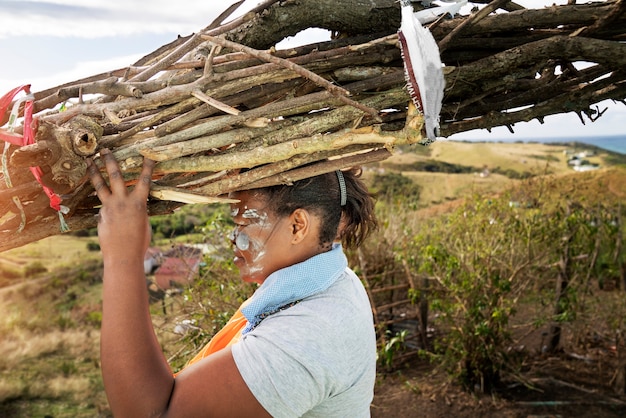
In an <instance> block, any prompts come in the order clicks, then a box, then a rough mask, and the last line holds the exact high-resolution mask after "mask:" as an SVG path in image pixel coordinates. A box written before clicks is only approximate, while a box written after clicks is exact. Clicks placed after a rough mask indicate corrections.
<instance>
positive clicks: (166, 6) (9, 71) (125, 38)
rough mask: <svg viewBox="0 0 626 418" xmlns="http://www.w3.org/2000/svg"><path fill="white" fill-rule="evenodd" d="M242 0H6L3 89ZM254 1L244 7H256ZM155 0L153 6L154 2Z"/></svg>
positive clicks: (52, 79)
mask: <svg viewBox="0 0 626 418" xmlns="http://www.w3.org/2000/svg"><path fill="white" fill-rule="evenodd" d="M234 2H235V1H234V0H227V1H219V2H218V1H206V0H205V1H199V0H177V1H172V0H152V1H150V2H146V1H145V0H125V1H116V0H40V1H36V0H13V1H10V0H0V95H2V94H4V93H5V92H6V91H8V90H10V89H11V88H13V87H16V86H19V85H22V84H31V86H32V87H31V89H32V91H40V90H44V89H46V88H50V87H54V86H57V85H59V84H62V83H65V82H70V81H74V80H77V79H79V78H83V77H87V76H91V75H94V74H98V73H101V72H104V71H108V70H113V69H117V68H122V67H125V66H128V65H130V64H132V63H133V62H135V61H137V60H138V59H139V58H141V57H142V56H144V55H146V54H148V53H150V52H152V51H154V50H156V49H157V48H159V47H160V46H162V45H164V44H166V43H169V42H171V41H173V40H174V39H176V38H177V37H178V36H179V35H181V36H186V35H189V34H191V33H193V32H197V31H199V30H201V29H203V28H204V27H206V26H207V25H209V24H210V23H211V22H212V21H213V19H215V18H216V17H217V16H218V15H219V14H220V13H221V12H222V11H224V10H225V9H226V8H227V7H228V6H229V5H230V4H232V3H234ZM258 3H259V1H258V0H247V1H246V2H245V3H244V4H243V5H242V6H241V7H240V9H239V10H238V11H237V14H239V13H242V12H245V11H247V10H250V9H252V8H253V7H254V6H256V5H257V4H258ZM518 3H520V4H523V5H525V6H526V7H539V6H540V5H541V4H543V3H546V4H553V3H557V4H563V3H567V0H550V1H549V2H547V1H546V2H544V1H542V0H519V1H518ZM148 5H149V6H148ZM325 39H328V33H327V32H326V31H321V30H309V31H307V32H306V33H304V34H300V35H298V36H297V37H295V38H292V39H287V40H285V41H284V42H283V43H281V44H279V48H280V47H281V45H282V46H283V47H284V46H287V45H289V46H291V45H295V44H298V43H300V44H302V43H309V42H315V41H319V40H325ZM605 107H608V108H609V110H608V111H607V112H606V113H605V114H604V116H603V117H601V118H600V119H599V120H598V121H596V122H594V123H591V122H590V121H588V120H586V124H585V125H583V124H582V123H581V122H580V120H579V118H578V116H577V115H575V114H573V113H570V114H565V115H555V116H549V117H546V118H545V122H544V124H540V123H539V122H538V121H536V120H534V121H531V122H521V123H517V124H515V126H514V128H513V129H514V131H515V134H511V133H510V132H509V131H508V129H506V128H500V127H499V128H494V129H493V130H492V133H489V132H487V131H486V130H476V131H468V132H463V133H461V134H458V135H454V136H452V137H451V139H455V138H456V139H465V138H467V139H498V138H513V137H519V138H535V137H559V138H560V137H577V136H603V135H618V134H625V133H626V128H624V127H625V126H626V123H625V122H626V106H624V105H622V104H619V103H618V104H615V103H613V102H611V101H605V102H602V103H600V104H599V108H600V109H604V108H605Z"/></svg>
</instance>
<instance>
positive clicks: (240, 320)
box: [174, 302, 248, 376]
mask: <svg viewBox="0 0 626 418" xmlns="http://www.w3.org/2000/svg"><path fill="white" fill-rule="evenodd" d="M245 304H246V303H245V302H244V303H243V304H242V305H241V306H240V307H239V309H237V312H235V313H234V315H233V316H232V317H231V318H230V319H229V320H228V322H227V323H226V325H224V327H223V328H222V329H221V330H219V331H218V332H217V334H215V335H214V336H213V338H211V340H210V341H209V342H208V343H207V345H205V346H204V348H202V350H200V351H199V352H198V354H196V355H195V357H194V358H192V359H191V360H189V362H187V364H186V365H185V367H189V366H191V365H192V364H193V363H196V362H198V361H200V360H202V359H203V358H205V357H207V356H209V355H211V354H213V353H216V352H218V351H219V350H221V349H222V348H225V347H229V346H231V345H233V344H235V343H237V342H238V341H239V340H240V339H241V331H243V329H244V328H245V327H246V325H247V324H248V320H247V319H246V317H245V316H243V314H242V313H241V308H243V307H244V306H245ZM183 370H184V368H183ZM181 371H182V370H181ZM181 371H179V372H177V373H174V376H176V375H177V374H178V373H180V372H181Z"/></svg>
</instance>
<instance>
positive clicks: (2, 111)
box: [0, 84, 61, 212]
mask: <svg viewBox="0 0 626 418" xmlns="http://www.w3.org/2000/svg"><path fill="white" fill-rule="evenodd" d="M21 91H24V93H26V94H30V84H25V85H23V86H19V87H16V88H14V89H13V90H11V91H9V92H8V93H7V94H5V95H4V96H2V97H1V98H0V126H2V125H4V124H5V123H6V122H7V121H8V118H7V116H6V115H7V110H8V108H9V106H10V105H11V102H12V101H13V98H14V97H15V96H17V94H18V93H19V92H21ZM37 125H38V123H37V118H33V101H32V100H27V101H26V103H25V104H24V135H23V136H20V135H15V134H12V133H10V132H6V131H4V130H1V129H0V139H1V140H3V141H5V142H10V143H11V144H13V145H17V146H24V145H31V144H34V143H35V132H36V131H37ZM30 171H31V172H32V173H33V176H34V177H35V179H36V180H37V182H39V184H41V187H42V188H43V191H44V193H45V194H46V195H47V196H48V198H49V199H50V207H51V208H52V209H54V210H56V211H57V212H58V211H60V210H61V198H60V197H59V195H58V194H56V193H55V192H54V191H53V190H52V189H51V188H50V187H48V186H45V185H44V184H43V182H42V180H41V178H42V176H43V170H42V169H41V168H40V167H30Z"/></svg>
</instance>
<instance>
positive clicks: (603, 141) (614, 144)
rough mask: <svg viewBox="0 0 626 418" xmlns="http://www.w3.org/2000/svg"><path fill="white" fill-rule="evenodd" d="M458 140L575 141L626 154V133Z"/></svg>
mask: <svg viewBox="0 0 626 418" xmlns="http://www.w3.org/2000/svg"><path fill="white" fill-rule="evenodd" d="M457 140H458V141H468V142H507V143H515V142H519V143H533V142H534V143H540V144H567V145H570V146H571V145H573V144H574V143H577V142H578V143H581V144H588V145H593V146H595V147H599V148H602V149H605V150H607V151H612V152H617V153H619V154H625V155H626V133H625V134H623V135H607V136H576V137H537V138H521V137H519V138H514V137H511V138H492V137H491V136H487V135H486V136H485V138H484V139H462V138H459V139H457Z"/></svg>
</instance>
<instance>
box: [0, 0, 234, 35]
mask: <svg viewBox="0 0 626 418" xmlns="http://www.w3.org/2000/svg"><path fill="white" fill-rule="evenodd" d="M226 7H227V6H225V5H224V4H223V3H222V4H219V3H218V4H216V3H213V2H210V1H203V2H194V4H193V7H191V6H189V7H185V6H181V4H180V2H177V1H171V0H157V1H151V2H149V3H148V2H145V1H137V0H126V1H123V2H120V1H100V0H93V1H89V2H84V1H80V0H48V1H30V0H20V1H15V0H9V1H0V16H2V23H1V24H0V39H2V38H9V37H13V36H27V35H30V36H33V35H41V36H52V37H84V38H98V37H110V36H128V35H136V34H141V33H164V32H173V33H177V32H178V33H181V34H188V33H191V32H195V31H198V30H200V29H202V28H204V27H205V26H207V25H208V24H209V23H211V21H212V20H213V19H214V18H215V17H216V16H217V15H218V14H219V13H221V12H222V11H223V10H224V9H225V8H226Z"/></svg>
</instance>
